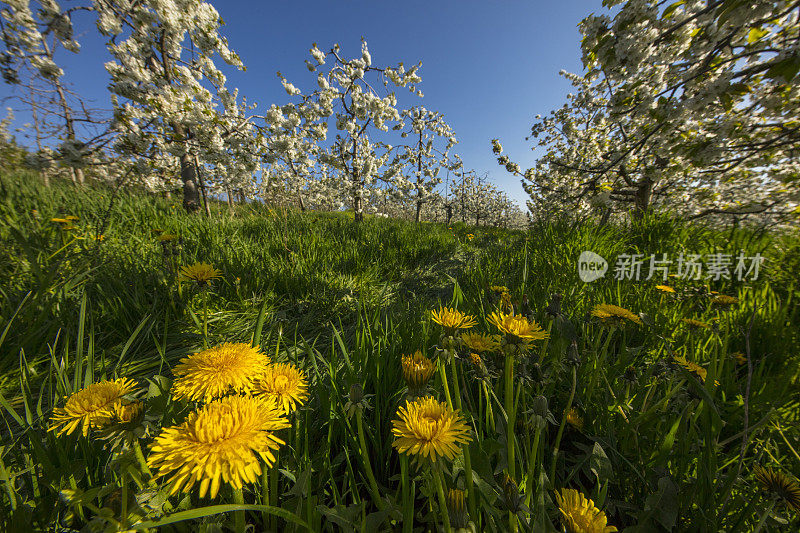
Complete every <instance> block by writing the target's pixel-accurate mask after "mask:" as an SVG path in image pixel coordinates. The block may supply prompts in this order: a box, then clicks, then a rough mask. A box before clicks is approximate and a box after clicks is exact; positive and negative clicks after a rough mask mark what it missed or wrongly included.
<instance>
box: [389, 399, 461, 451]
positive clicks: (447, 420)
mask: <svg viewBox="0 0 800 533" xmlns="http://www.w3.org/2000/svg"><path fill="white" fill-rule="evenodd" d="M397 418H398V419H397V420H393V421H392V425H393V426H394V427H393V428H392V434H393V435H394V436H395V437H396V439H395V440H394V442H393V443H392V446H394V447H395V448H397V451H398V452H400V453H407V454H411V455H415V456H421V457H423V458H429V459H430V460H431V461H433V462H436V460H437V459H438V458H440V457H446V458H447V459H453V458H454V457H455V456H456V455H458V453H459V450H460V448H459V445H461V444H466V443H468V442H470V441H471V440H472V438H471V437H470V434H469V428H468V427H467V425H466V424H465V423H464V420H463V419H462V418H461V415H460V414H459V412H458V411H451V410H450V409H449V408H448V407H447V404H446V403H444V402H438V401H436V400H435V399H433V398H431V397H430V396H429V397H427V398H422V399H419V400H416V401H413V402H409V401H406V404H405V406H400V408H399V409H398V410H397Z"/></svg>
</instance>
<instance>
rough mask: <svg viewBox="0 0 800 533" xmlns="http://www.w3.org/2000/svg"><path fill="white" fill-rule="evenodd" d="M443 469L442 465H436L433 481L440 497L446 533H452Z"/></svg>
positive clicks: (440, 509) (440, 507)
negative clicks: (445, 496)
mask: <svg viewBox="0 0 800 533" xmlns="http://www.w3.org/2000/svg"><path fill="white" fill-rule="evenodd" d="M443 477H444V474H443V473H442V467H441V465H440V464H437V465H436V468H434V470H433V481H434V483H435V484H436V494H437V495H438V496H439V511H440V512H441V514H442V523H443V525H444V531H445V533H452V530H451V528H450V514H449V513H448V512H447V500H445V499H444V488H443V483H444V481H443Z"/></svg>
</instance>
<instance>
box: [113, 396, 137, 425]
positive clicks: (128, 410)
mask: <svg viewBox="0 0 800 533" xmlns="http://www.w3.org/2000/svg"><path fill="white" fill-rule="evenodd" d="M143 410H144V406H143V405H142V402H123V401H122V400H118V401H117V402H116V403H115V404H114V416H113V419H114V422H119V423H121V424H128V423H130V422H132V421H133V420H136V419H137V418H139V415H140V414H141V413H142V411H143Z"/></svg>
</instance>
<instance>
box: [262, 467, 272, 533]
mask: <svg viewBox="0 0 800 533" xmlns="http://www.w3.org/2000/svg"><path fill="white" fill-rule="evenodd" d="M261 504H262V505H269V468H268V467H267V466H264V468H263V469H262V470H261ZM269 520H270V515H269V513H264V517H263V520H262V522H263V524H264V528H267V527H268V525H269Z"/></svg>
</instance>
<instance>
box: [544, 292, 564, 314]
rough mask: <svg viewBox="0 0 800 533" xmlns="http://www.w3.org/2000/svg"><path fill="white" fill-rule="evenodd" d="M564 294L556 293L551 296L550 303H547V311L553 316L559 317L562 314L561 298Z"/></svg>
mask: <svg viewBox="0 0 800 533" xmlns="http://www.w3.org/2000/svg"><path fill="white" fill-rule="evenodd" d="M562 298H563V296H562V295H561V294H560V293H555V294H553V295H552V296H551V297H550V303H549V304H548V305H547V309H545V312H546V313H547V314H548V315H550V316H552V317H554V318H555V317H557V316H558V315H560V314H561V300H562Z"/></svg>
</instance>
